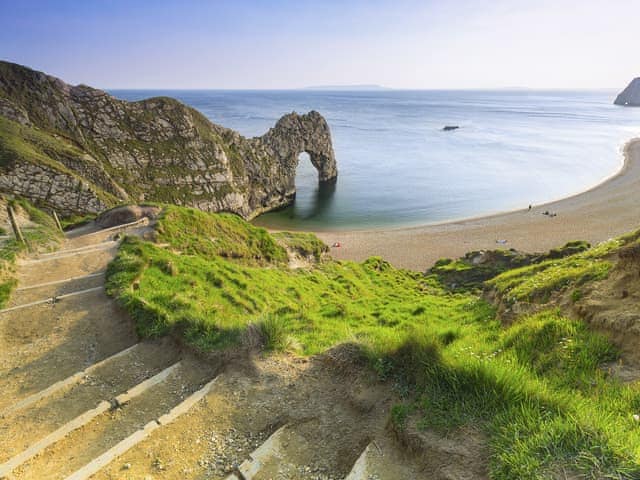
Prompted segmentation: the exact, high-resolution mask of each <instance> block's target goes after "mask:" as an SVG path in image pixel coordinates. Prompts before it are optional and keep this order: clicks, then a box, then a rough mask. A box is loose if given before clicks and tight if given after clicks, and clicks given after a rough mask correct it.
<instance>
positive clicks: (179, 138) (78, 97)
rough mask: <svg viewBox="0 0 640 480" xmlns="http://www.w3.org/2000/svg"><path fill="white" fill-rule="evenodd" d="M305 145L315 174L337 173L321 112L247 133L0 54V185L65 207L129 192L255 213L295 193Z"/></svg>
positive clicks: (80, 207)
mask: <svg viewBox="0 0 640 480" xmlns="http://www.w3.org/2000/svg"><path fill="white" fill-rule="evenodd" d="M301 152H308V153H309V155H310V158H311V162H312V163H313V165H314V166H315V167H316V168H317V170H318V177H319V180H320V181H331V180H333V179H335V178H336V176H337V168H336V162H335V157H334V153H333V147H332V144H331V134H330V131H329V126H328V125H327V122H326V121H325V119H324V118H323V117H322V116H321V115H320V114H319V113H317V112H314V111H312V112H309V113H307V114H305V115H298V114H296V113H291V114H288V115H285V116H284V117H282V118H281V119H280V120H279V121H278V122H277V123H276V125H275V127H274V128H272V129H270V130H269V132H267V133H266V134H265V135H263V136H262V137H257V138H252V139H247V138H244V137H242V136H241V135H240V134H239V133H237V132H235V131H233V130H229V129H226V128H223V127H221V126H218V125H215V124H213V123H211V122H209V120H207V119H206V118H205V117H204V116H203V115H202V114H201V113H199V112H198V111H196V110H194V109H192V108H190V107H187V106H185V105H183V104H182V103H180V102H178V101H177V100H174V99H171V98H166V97H158V98H151V99H147V100H143V101H139V102H125V101H122V100H118V99H116V98H114V97H112V96H110V95H109V94H107V93H105V92H103V91H101V90H96V89H94V88H91V87H87V86H85V85H78V86H71V85H67V84H66V83H64V82H63V81H61V80H59V79H57V78H54V77H51V76H48V75H46V74H44V73H41V72H36V71H34V70H31V69H29V68H26V67H23V66H20V65H16V64H12V63H8V62H0V170H1V171H0V190H2V191H5V192H9V193H13V194H18V195H21V196H24V197H26V198H29V199H31V200H33V201H36V202H39V203H43V204H47V205H49V206H51V207H54V208H56V209H58V210H60V211H61V212H63V213H66V214H71V213H86V212H91V213H95V212H98V211H100V210H102V209H104V208H105V207H107V206H110V205H113V204H116V203H118V202H120V201H125V200H132V201H162V202H169V203H175V204H179V205H189V206H193V207H196V208H199V209H202V210H207V211H230V212H234V213H237V214H239V215H242V216H243V217H245V218H251V217H254V216H255V215H257V214H259V213H261V212H263V211H266V210H269V209H272V208H276V207H280V206H283V205H285V204H287V203H288V202H290V201H291V199H292V198H293V196H294V194H295V183H294V179H295V169H296V166H297V163H298V156H299V154H300V153H301Z"/></svg>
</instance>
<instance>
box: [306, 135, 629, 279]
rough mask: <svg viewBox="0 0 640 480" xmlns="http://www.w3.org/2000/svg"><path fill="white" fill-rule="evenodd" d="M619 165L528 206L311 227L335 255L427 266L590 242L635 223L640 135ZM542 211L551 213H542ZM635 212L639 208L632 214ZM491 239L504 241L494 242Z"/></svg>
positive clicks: (609, 236)
mask: <svg viewBox="0 0 640 480" xmlns="http://www.w3.org/2000/svg"><path fill="white" fill-rule="evenodd" d="M622 150H623V164H622V167H621V168H620V170H618V171H617V172H616V173H614V174H612V175H611V176H609V177H607V178H605V179H604V180H603V181H602V182H600V183H599V184H597V185H595V186H593V187H591V188H589V189H587V190H585V191H582V192H579V193H576V194H573V195H570V196H567V197H563V198H561V199H558V200H553V201H551V202H547V203H544V204H540V205H535V206H533V208H532V209H531V211H529V210H528V209H520V210H512V211H506V212H498V213H493V214H489V215H484V216H476V217H470V218H464V219H459V220H449V221H444V222H438V223H431V224H425V225H420V226H407V227H392V228H384V227H383V228H380V229H372V230H334V231H331V230H320V231H313V230H311V231H312V232H313V233H315V234H316V235H317V236H318V237H319V238H321V239H322V240H323V241H324V242H325V243H327V244H328V245H332V244H333V243H335V242H339V243H340V244H341V247H340V248H332V249H331V255H332V256H333V257H334V258H336V259H338V260H356V261H362V260H365V259H366V258H368V257H370V256H374V255H376V256H378V255H379V256H382V257H383V258H384V259H385V260H388V261H390V262H391V263H392V264H393V265H395V266H396V267H402V268H408V269H412V270H421V271H423V270H426V269H427V268H429V267H430V266H431V265H433V263H434V262H435V261H436V260H437V259H439V258H442V257H451V258H455V257H460V256H462V255H464V254H465V253H466V252H469V251H472V250H481V249H495V248H515V249H517V250H522V251H526V252H542V251H546V250H549V249H550V248H553V247H557V246H561V245H563V244H564V243H566V242H568V241H571V240H586V241H588V242H590V243H592V244H595V243H598V242H601V241H604V240H607V239H609V238H612V237H615V236H618V235H622V234H623V233H626V232H628V231H631V230H634V229H636V228H639V227H640V208H638V205H639V204H640V138H633V139H631V140H629V141H627V142H626V143H625V144H624V147H623V149H622ZM545 210H548V211H552V212H555V213H557V216H555V217H548V216H545V215H542V212H544V211H545ZM634 212H638V213H634ZM496 240H506V243H504V244H499V243H496Z"/></svg>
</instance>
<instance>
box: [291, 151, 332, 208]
mask: <svg viewBox="0 0 640 480" xmlns="http://www.w3.org/2000/svg"><path fill="white" fill-rule="evenodd" d="M294 185H295V189H296V193H295V195H294V197H293V202H292V204H291V208H292V214H293V216H294V217H296V218H302V219H309V218H313V217H316V216H318V215H320V214H321V213H322V212H323V211H324V210H325V209H326V208H327V207H328V205H329V204H330V203H331V197H332V196H333V192H334V191H335V183H334V182H323V181H322V180H321V172H320V170H319V169H318V167H317V166H316V165H314V164H313V162H312V161H311V155H310V154H309V153H308V152H302V153H300V154H299V155H298V165H297V167H296V174H295V177H294Z"/></svg>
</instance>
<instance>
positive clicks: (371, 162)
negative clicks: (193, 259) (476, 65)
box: [111, 90, 640, 230]
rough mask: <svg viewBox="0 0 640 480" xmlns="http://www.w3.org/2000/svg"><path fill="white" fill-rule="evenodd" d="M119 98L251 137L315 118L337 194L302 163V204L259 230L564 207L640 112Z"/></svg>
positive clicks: (635, 131)
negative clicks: (171, 105)
mask: <svg viewBox="0 0 640 480" xmlns="http://www.w3.org/2000/svg"><path fill="white" fill-rule="evenodd" d="M111 93H112V94H114V95H115V96H117V97H119V98H123V99H126V100H139V99H142V98H147V97H151V96H156V95H167V96H172V97H175V98H178V99H179V100H181V101H183V102H184V103H186V104H189V105H191V106H193V107H195V108H197V109H198V110H200V111H201V112H203V113H204V114H205V115H206V116H207V117H209V118H210V119H211V120H212V121H213V122H216V123H219V124H222V125H224V126H226V127H230V128H233V129H235V130H238V131H239V132H240V133H242V134H243V135H245V136H257V135H262V134H263V133H265V132H266V131H267V130H268V129H269V127H271V126H272V125H273V124H274V123H275V121H276V120H277V119H278V118H279V117H280V116H281V115H283V114H285V113H288V112H291V111H297V112H306V111H308V110H311V109H314V110H318V111H319V112H320V113H322V114H323V115H324V116H325V117H326V118H327V120H328V122H329V125H330V127H331V132H332V134H333V140H334V148H335V152H336V157H337V160H338V169H339V177H338V181H337V183H336V185H335V187H334V188H319V187H318V184H317V174H316V172H315V170H314V169H313V167H312V166H311V164H310V162H309V160H308V157H306V155H304V154H303V155H301V162H300V165H299V167H298V172H297V176H296V186H297V190H298V194H297V198H296V201H295V204H294V205H293V206H291V207H289V208H286V209H284V210H281V211H278V212H273V213H269V214H266V215H263V216H261V217H260V218H259V219H257V223H259V224H262V225H267V226H274V227H284V228H296V229H328V230H331V229H361V228H376V227H389V226H394V227H395V226H405V225H420V224H427V223H432V222H440V221H444V220H452V219H459V218H464V217H469V216H475V215H480V214H487V213H494V212H499V211H505V210H510V209H516V208H523V207H526V206H527V205H528V204H530V203H533V204H536V203H541V202H545V201H549V200H554V199H558V198H561V197H564V196H567V195H571V194H574V193H577V192H580V191H582V190H585V189H586V188H588V187H591V186H593V185H596V184H597V183H599V182H601V181H602V180H603V179H605V178H606V177H608V176H610V175H612V174H614V173H615V172H616V171H617V170H618V169H619V168H620V166H621V164H622V153H621V147H622V146H623V144H624V143H625V142H626V141H627V140H629V139H630V138H632V137H634V136H639V135H640V109H633V108H624V107H616V106H614V105H612V101H613V98H614V97H615V93H616V92H612V91H529V90H518V91H393V90H391V91H376V92H353V91H351V92H337V91H336V92H328V91H304V90H300V91H210V90H207V91H178V90H172V91H144V90H136V91H131V90H117V91H112V92H111ZM444 125H459V126H460V128H459V129H458V130H455V131H451V132H443V131H442V127H443V126H444Z"/></svg>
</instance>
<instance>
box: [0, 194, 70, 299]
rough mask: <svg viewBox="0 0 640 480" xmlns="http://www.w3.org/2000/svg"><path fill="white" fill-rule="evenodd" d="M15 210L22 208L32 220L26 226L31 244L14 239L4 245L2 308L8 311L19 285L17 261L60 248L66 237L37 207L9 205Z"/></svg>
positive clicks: (17, 202) (0, 260)
mask: <svg viewBox="0 0 640 480" xmlns="http://www.w3.org/2000/svg"><path fill="white" fill-rule="evenodd" d="M9 205H11V206H12V207H13V208H14V210H17V209H21V210H22V211H23V212H24V213H25V214H26V216H27V218H28V220H29V221H30V225H29V226H23V227H22V234H23V236H24V238H25V241H26V242H27V244H26V245H25V244H23V243H21V242H19V241H17V240H16V239H15V238H14V237H13V236H10V237H9V238H7V239H5V240H3V241H2V243H1V244H0V308H4V307H5V306H6V304H7V302H8V301H9V298H10V296H11V293H12V292H13V290H14V289H15V287H16V285H17V284H18V280H17V279H16V272H15V262H16V259H17V257H18V255H20V254H21V253H23V252H24V251H27V250H30V251H50V250H54V249H55V248H57V247H58V246H59V244H60V242H61V241H62V234H61V232H60V231H59V230H58V228H57V226H56V224H55V221H54V220H53V218H52V217H50V216H49V215H48V214H47V213H45V212H43V211H42V210H39V209H38V208H36V207H34V206H33V205H32V204H31V203H29V202H28V201H26V200H23V199H15V200H11V201H10V202H9Z"/></svg>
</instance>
